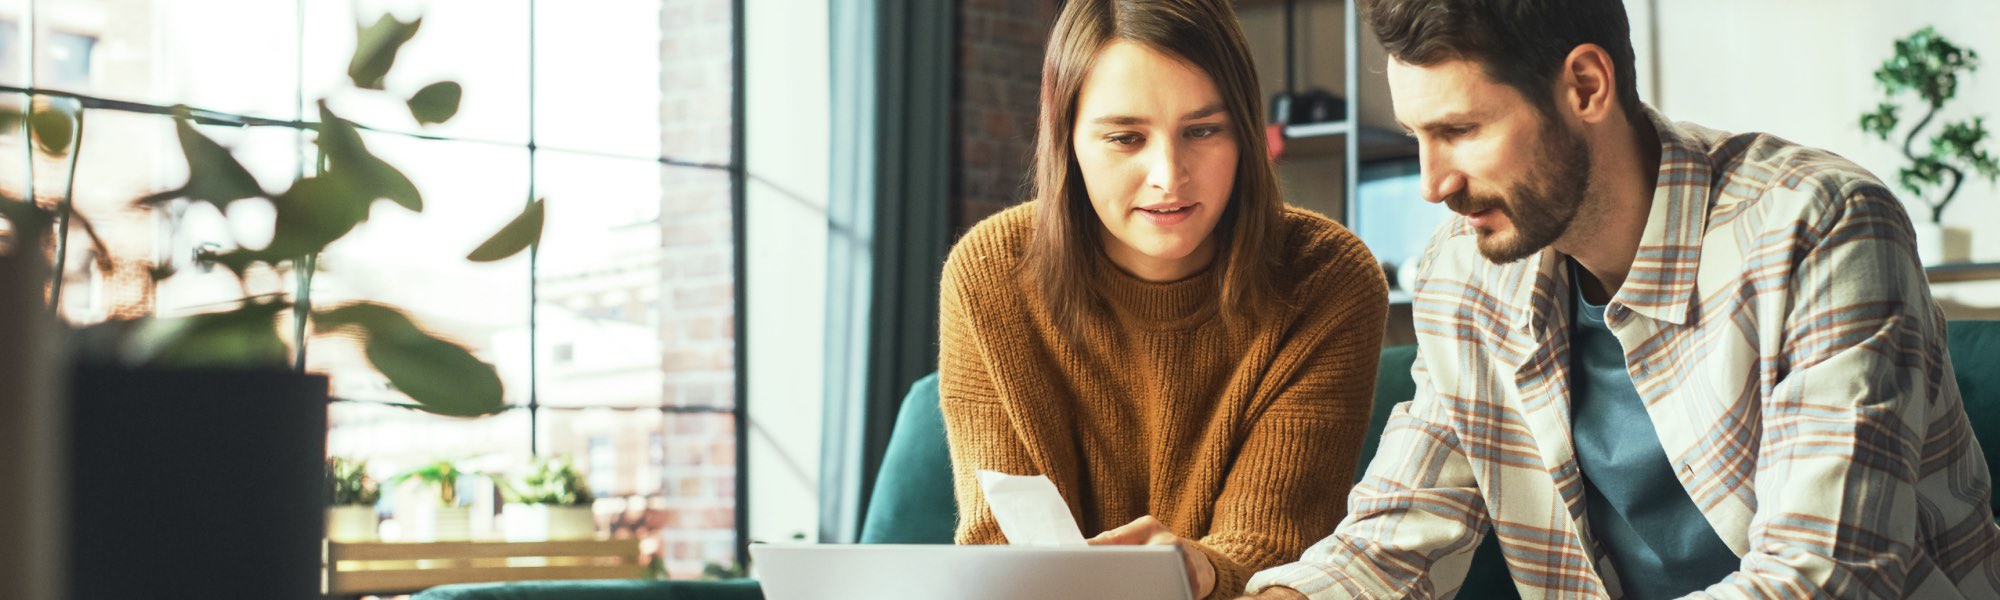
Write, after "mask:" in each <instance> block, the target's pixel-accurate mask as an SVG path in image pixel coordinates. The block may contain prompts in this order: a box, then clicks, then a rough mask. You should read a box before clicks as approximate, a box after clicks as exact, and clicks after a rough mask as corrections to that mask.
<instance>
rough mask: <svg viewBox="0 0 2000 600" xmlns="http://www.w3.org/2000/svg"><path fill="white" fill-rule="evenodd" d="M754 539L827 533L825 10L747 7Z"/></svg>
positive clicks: (810, 5) (800, 5) (820, 6)
mask: <svg viewBox="0 0 2000 600" xmlns="http://www.w3.org/2000/svg"><path fill="white" fill-rule="evenodd" d="M743 5H744V11H745V14H744V15H743V16H742V19H743V21H742V22H743V23H744V26H745V30H744V37H745V40H744V46H745V48H744V54H745V56H744V70H745V71H746V73H745V74H744V79H745V81H744V86H745V87H744V92H745V95H746V99H745V105H744V107H743V119H744V121H745V127H746V132H745V134H744V140H743V142H744V145H745V148H746V150H747V152H748V154H749V155H748V157H747V158H746V160H745V166H746V168H747V169H748V170H749V173H750V183H749V186H748V189H747V190H746V194H745V195H746V202H747V206H746V209H747V215H746V217H747V221H746V223H747V226H746V228H747V230H748V236H747V238H748V239H747V240H746V241H745V243H746V245H747V249H746V252H747V253H748V255H749V260H748V261H747V264H746V265H745V267H746V270H747V281H745V287H746V288H747V289H746V291H745V301H746V304H747V310H748V312H749V314H748V315H746V317H747V318H748V319H749V321H748V322H747V325H748V328H749V334H748V337H749V339H747V340H744V342H743V343H745V344H747V348H748V350H749V354H750V364H749V365H747V368H748V371H749V377H750V389H749V397H748V399H747V400H748V402H749V410H750V431H749V432H747V435H746V439H747V440H748V441H749V444H750V448H749V452H750V464H749V470H750V482H749V483H750V514H749V517H750V539H752V540H758V541H785V540H790V539H791V538H792V536H793V535H794V534H798V533H803V534H806V535H807V536H808V537H811V536H812V535H813V534H814V533H815V532H816V531H817V530H818V528H819V509H818V506H819V449H820V412H821V410H820V409H821V404H822V401H823V400H822V399H823V398H825V395H826V394H825V387H824V381H825V375H824V373H823V372H824V366H825V362H824V360H823V358H822V356H823V354H824V349H825V347H826V344H825V339H826V308H825V306H826V229H827V222H826V199H827V188H828V179H827V171H828V167H827V165H828V163H829V160H830V157H829V152H830V147H831V146H830V141H829V138H828V131H829V124H828V116H829V111H828V110H827V106H829V102H830V99H829V92H828V90H829V87H828V74H827V73H828V69H829V66H828V60H827V49H828V47H829V46H828V34H827V31H828V30H827V26H828V24H827V3H826V2H745V3H743Z"/></svg>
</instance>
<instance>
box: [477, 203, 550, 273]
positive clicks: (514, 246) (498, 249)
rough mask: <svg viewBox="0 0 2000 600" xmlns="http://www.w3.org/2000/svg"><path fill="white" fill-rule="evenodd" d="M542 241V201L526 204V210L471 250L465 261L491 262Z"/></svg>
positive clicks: (517, 252)
mask: <svg viewBox="0 0 2000 600" xmlns="http://www.w3.org/2000/svg"><path fill="white" fill-rule="evenodd" d="M541 241H542V199H540V198H537V199H535V201H534V202H531V203H528V208H526V209H524V210H522V211H521V214H520V216H516V217H514V220H513V221H510V222H508V223H507V226H505V227H501V228H500V231H499V233H495V234H493V237H492V238H489V239H487V240H486V242H485V243H482V244H480V245H479V247H478V248H474V249H473V250H472V254H469V255H466V257H465V259H466V260H469V261H473V262H493V261H496V260H500V259H503V258H507V257H509V256H513V255H515V254H519V253H520V252H521V251H522V250H526V249H528V247H529V246H533V245H535V244H537V243H540V242H541Z"/></svg>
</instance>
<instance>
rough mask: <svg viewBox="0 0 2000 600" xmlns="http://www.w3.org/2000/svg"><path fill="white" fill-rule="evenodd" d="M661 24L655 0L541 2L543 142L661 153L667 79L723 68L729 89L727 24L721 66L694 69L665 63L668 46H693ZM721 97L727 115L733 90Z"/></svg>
mask: <svg viewBox="0 0 2000 600" xmlns="http://www.w3.org/2000/svg"><path fill="white" fill-rule="evenodd" d="M669 27H670V28H676V29H677V28H679V25H678V24H676V25H669ZM660 28H661V21H660V3H659V2H658V1H657V0H655V1H627V2H601V3H596V4H592V5H590V8H589V10H578V6H577V5H575V4H564V3H557V2H543V3H540V4H537V5H536V7H535V67H536V72H535V138H536V142H537V143H538V144H540V145H541V146H542V147H544V148H559V149H573V150H587V151H592V152H603V153H614V154H621V155H627V156H634V157H644V158H657V157H658V156H659V155H660V113H661V109H662V104H661V89H662V86H668V87H669V89H672V88H674V87H686V86H687V85H689V84H694V83H698V82H687V81H680V80H679V79H677V78H679V77H718V76H719V77H721V81H719V82H717V83H718V84H719V85H720V86H722V89H724V90H727V89H728V88H727V85H728V78H729V71H728V70H727V67H728V64H729V63H728V62H726V59H727V55H728V52H729V46H728V38H727V37H726V34H727V31H728V30H727V29H724V30H723V31H724V33H725V37H722V38H721V40H722V46H721V48H720V50H721V52H722V53H723V58H724V59H725V60H724V61H721V62H720V63H719V64H720V68H716V67H713V66H711V67H709V68H708V69H707V71H702V72H699V73H696V72H662V71H661V58H662V55H663V54H667V55H672V54H673V53H675V52H679V51H683V50H682V49H684V48H685V49H692V47H693V45H694V44H693V42H694V40H693V39H692V38H675V39H673V40H668V41H667V42H666V44H667V45H665V46H662V41H661V38H660V31H661V29H660ZM704 50H706V49H704ZM709 71H715V72H709ZM717 98H718V99H719V101H720V102H721V103H722V106H721V108H722V112H721V113H720V114H721V115H722V117H723V118H725V119H726V117H727V116H728V114H729V113H728V111H729V107H728V102H729V95H728V94H727V93H723V94H719V95H717ZM725 122H726V121H725ZM725 156H726V155H725Z"/></svg>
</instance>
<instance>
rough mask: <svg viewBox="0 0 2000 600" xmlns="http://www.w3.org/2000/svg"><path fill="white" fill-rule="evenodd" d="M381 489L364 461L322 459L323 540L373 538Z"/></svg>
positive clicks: (361, 539)
mask: <svg viewBox="0 0 2000 600" xmlns="http://www.w3.org/2000/svg"><path fill="white" fill-rule="evenodd" d="M381 499H382V488H381V487H380V486H378V485H376V483H375V478H373V477H369V476H368V461H365V460H354V459H348V458H342V457H338V456H335V457H333V458H329V459H327V461H326V503H327V508H326V539H329V540H333V541H336V542H372V541H375V539H376V536H375V530H376V526H377V523H376V521H375V503H376V501H378V500H381Z"/></svg>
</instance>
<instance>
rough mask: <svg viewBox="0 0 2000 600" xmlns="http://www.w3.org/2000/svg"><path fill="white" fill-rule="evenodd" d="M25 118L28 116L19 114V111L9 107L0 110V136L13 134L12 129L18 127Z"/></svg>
mask: <svg viewBox="0 0 2000 600" xmlns="http://www.w3.org/2000/svg"><path fill="white" fill-rule="evenodd" d="M27 118H28V115H24V114H21V111H19V110H15V109H14V108H13V107H11V106H10V107H5V108H0V134H4V133H13V131H14V128H15V127H20V126H21V121H23V120H26V119H27Z"/></svg>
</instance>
